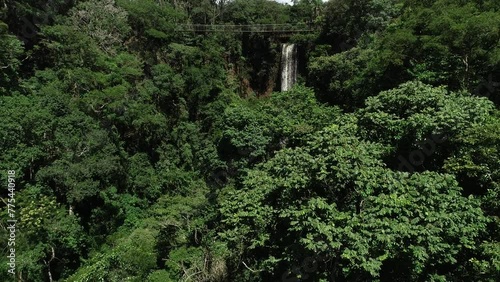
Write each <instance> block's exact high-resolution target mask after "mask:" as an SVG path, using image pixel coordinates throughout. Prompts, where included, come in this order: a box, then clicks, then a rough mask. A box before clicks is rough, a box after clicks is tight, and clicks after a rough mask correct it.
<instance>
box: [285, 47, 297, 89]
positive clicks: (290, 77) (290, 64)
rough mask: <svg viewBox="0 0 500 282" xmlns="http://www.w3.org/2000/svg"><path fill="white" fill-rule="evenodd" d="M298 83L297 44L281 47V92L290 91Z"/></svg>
mask: <svg viewBox="0 0 500 282" xmlns="http://www.w3.org/2000/svg"><path fill="white" fill-rule="evenodd" d="M296 81H297V47H296V46H295V44H289V43H286V44H283V45H282V46H281V91H288V90H290V88H292V86H293V85H294V84H295V82H296Z"/></svg>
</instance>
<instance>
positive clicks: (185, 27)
mask: <svg viewBox="0 0 500 282" xmlns="http://www.w3.org/2000/svg"><path fill="white" fill-rule="evenodd" d="M175 31H178V32H234V33H303V32H312V31H314V29H313V28H312V27H310V26H308V25H306V24H299V25H292V24H242V25H232V24H179V25H176V27H175Z"/></svg>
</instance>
